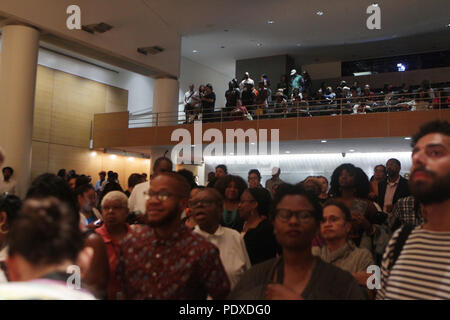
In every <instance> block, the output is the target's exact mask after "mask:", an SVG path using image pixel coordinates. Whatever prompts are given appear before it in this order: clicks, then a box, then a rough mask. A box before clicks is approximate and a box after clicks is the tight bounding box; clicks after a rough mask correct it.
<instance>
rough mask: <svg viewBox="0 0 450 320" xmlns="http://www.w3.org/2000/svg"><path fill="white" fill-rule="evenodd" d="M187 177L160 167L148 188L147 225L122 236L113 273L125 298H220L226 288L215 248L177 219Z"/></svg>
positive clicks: (186, 191) (186, 192) (184, 201)
mask: <svg viewBox="0 0 450 320" xmlns="http://www.w3.org/2000/svg"><path fill="white" fill-rule="evenodd" d="M189 189H190V188H189V185H188V184H187V181H186V179H185V178H184V177H183V176H181V175H179V174H177V173H172V172H170V173H161V174H159V175H158V176H157V177H155V178H154V179H152V180H151V182H150V188H149V190H148V192H146V196H147V202H146V221H147V225H134V226H132V230H131V231H130V232H129V234H128V236H127V237H126V238H125V239H124V240H123V243H122V246H121V255H120V258H119V263H118V267H117V270H118V271H117V275H118V278H119V279H120V281H121V284H122V293H123V297H124V298H126V299H163V300H173V299H183V300H184V299H191V300H200V299H206V297H207V296H210V297H212V298H213V299H223V298H225V297H226V296H227V294H228V292H229V290H230V284H229V280H228V278H227V275H226V273H225V270H224V268H223V265H222V262H221V261H220V256H219V250H218V249H217V248H216V247H215V246H214V245H212V244H211V243H209V242H208V241H206V240H205V239H204V238H203V237H201V236H199V235H197V234H194V233H192V232H191V231H190V230H189V229H188V228H186V227H185V226H184V225H183V224H182V223H181V213H182V211H183V210H184V209H185V208H186V206H187V202H188V197H189Z"/></svg>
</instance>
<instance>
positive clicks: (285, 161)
mask: <svg viewBox="0 0 450 320" xmlns="http://www.w3.org/2000/svg"><path fill="white" fill-rule="evenodd" d="M277 158H278V159H279V167H280V169H281V175H280V178H281V179H282V180H283V181H285V182H288V183H294V184H295V183H298V182H301V181H303V180H304V179H305V178H306V177H308V176H317V175H322V176H325V177H326V178H327V179H328V181H330V179H331V175H332V174H333V171H334V169H336V168H337V167H338V166H339V165H341V164H343V163H352V164H354V165H355V166H357V167H360V168H361V169H363V170H364V172H365V173H366V174H367V175H368V177H369V179H370V177H371V176H372V175H373V169H374V167H375V166H376V165H378V164H383V165H385V164H386V162H387V160H389V159H390V158H396V159H398V160H399V161H400V163H401V165H402V166H401V167H402V168H401V171H400V174H401V175H402V176H403V175H404V174H405V173H408V172H409V169H410V167H411V152H376V153H347V154H346V156H345V158H344V157H342V155H341V154H340V153H329V154H297V155H295V154H291V155H279V156H277ZM219 164H225V165H226V166H227V167H228V172H229V173H230V174H234V175H238V176H241V177H242V178H243V179H245V181H247V177H248V171H249V170H250V169H255V168H256V169H259V170H260V172H261V176H262V181H261V183H262V184H263V185H265V182H266V180H268V179H270V178H271V177H272V176H271V167H270V162H269V159H268V158H267V156H266V157H261V156H260V157H258V156H256V157H255V156H252V157H251V156H227V157H207V158H205V167H206V168H205V175H206V176H207V174H208V173H209V172H211V171H214V168H215V167H216V166H217V165H219ZM261 168H264V169H261Z"/></svg>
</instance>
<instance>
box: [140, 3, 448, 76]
mask: <svg viewBox="0 0 450 320" xmlns="http://www.w3.org/2000/svg"><path fill="white" fill-rule="evenodd" d="M143 1H145V2H146V3H147V4H148V6H149V7H151V8H152V9H153V11H154V12H155V13H157V14H158V16H159V17H160V18H161V19H163V20H164V21H165V22H166V23H167V24H168V25H170V26H171V27H173V28H175V29H176V30H177V31H178V33H179V34H180V35H181V36H182V55H183V56H184V57H186V58H188V59H191V60H193V61H196V62H198V63H201V64H205V65H208V66H210V67H212V68H214V69H216V70H217V71H220V72H222V73H224V74H226V75H229V76H234V73H235V60H237V59H246V58H254V57H263V56H272V55H278V54H290V55H293V56H294V57H295V58H296V61H299V62H300V63H302V64H306V63H313V62H317V61H332V60H334V61H336V60H352V59H359V58H367V57H372V56H380V55H383V56H387V55H397V54H405V53H411V52H423V51H434V50H443V49H448V48H450V37H449V34H450V28H448V27H446V25H447V24H449V23H450V17H449V15H448V13H449V12H450V1H449V0H427V1H424V0H339V1H337V0H315V1H309V0H277V1H274V0H259V1H249V0H247V1H245V0H228V1H225V0H195V1H178V0H175V1H174V0H143ZM374 2H376V3H378V5H379V7H380V9H381V30H369V29H367V27H366V20H367V18H368V17H369V14H367V13H366V9H367V7H368V6H369V5H371V4H372V3H374ZM319 10H320V11H323V12H324V14H323V15H322V16H318V15H317V14H316V12H317V11H319ZM268 20H273V21H274V23H273V24H268V23H267V21H268ZM224 30H228V32H226V31H224ZM417 35H421V36H420V38H418V37H417ZM389 40H390V41H389ZM392 40H394V41H392ZM257 43H261V44H262V46H260V47H258V46H257ZM381 43H383V44H381ZM297 44H299V45H300V46H297ZM221 46H224V47H225V48H221ZM193 50H197V51H198V53H193V52H192V51H193Z"/></svg>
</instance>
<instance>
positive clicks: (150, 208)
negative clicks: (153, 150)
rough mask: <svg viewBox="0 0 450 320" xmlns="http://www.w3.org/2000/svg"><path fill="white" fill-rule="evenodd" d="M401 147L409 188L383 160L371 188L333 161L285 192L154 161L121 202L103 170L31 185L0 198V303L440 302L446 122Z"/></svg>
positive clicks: (221, 169)
mask: <svg viewBox="0 0 450 320" xmlns="http://www.w3.org/2000/svg"><path fill="white" fill-rule="evenodd" d="M412 148H413V149H412V167H411V170H410V175H409V180H407V179H405V178H403V177H402V176H400V169H401V163H400V161H398V160H397V159H386V160H387V161H386V163H385V164H380V165H377V166H376V167H375V168H374V174H373V176H372V177H371V179H369V177H368V176H367V175H366V174H365V173H364V171H363V170H362V169H361V168H358V167H356V166H354V165H353V164H351V163H344V164H342V165H340V166H338V167H337V168H336V169H335V170H334V172H333V174H332V176H331V179H330V181H329V182H328V179H327V178H326V177H324V176H310V177H308V178H306V179H305V180H304V181H301V182H298V183H297V184H288V183H285V182H284V181H283V180H281V178H280V176H281V169H280V168H273V171H272V178H271V179H269V180H267V181H266V182H265V183H264V186H263V182H262V181H261V174H260V172H259V170H258V169H252V170H250V171H249V173H248V179H247V181H245V179H243V178H241V177H240V176H237V175H233V174H232V173H230V172H229V170H230V171H232V168H227V166H226V165H219V166H217V167H216V168H215V172H212V173H211V174H210V175H208V183H207V185H206V186H199V185H198V184H197V183H196V181H195V177H194V174H193V173H192V172H190V171H188V170H186V169H183V170H179V171H178V172H174V171H173V164H172V162H171V160H170V159H169V158H165V157H162V158H159V159H157V160H156V161H155V163H154V165H153V168H152V169H153V172H152V175H151V176H150V179H149V180H146V179H145V177H143V175H140V174H132V175H131V176H130V177H129V180H128V182H129V183H128V187H129V189H128V190H126V191H124V190H123V189H122V187H121V186H120V185H119V183H118V176H117V174H116V173H114V172H112V171H110V172H108V173H106V172H100V174H99V176H100V179H99V181H97V183H96V184H95V185H93V184H92V183H91V180H90V179H89V177H87V176H85V175H77V174H76V173H75V172H73V171H72V172H69V174H66V173H65V172H64V171H62V170H61V172H59V173H58V175H55V174H51V173H46V174H42V175H40V176H38V177H37V178H36V179H34V181H33V182H32V184H31V187H30V188H29V190H28V192H27V194H26V197H25V199H24V200H23V201H22V200H21V199H19V198H18V197H17V196H15V195H13V194H10V193H4V194H3V195H1V197H0V283H1V284H0V299H48V298H50V299H112V300H115V299H238V300H241V299H257V300H262V299H283V300H290V299H342V300H346V299H361V300H363V299H375V298H376V299H450V286H449V283H450V277H449V274H448V266H449V265H450V255H449V252H450V194H449V190H450V123H449V122H447V121H433V122H430V123H427V124H425V125H424V126H422V127H421V128H420V130H419V131H418V132H417V134H415V135H414V136H413V138H412ZM2 159H3V156H2V155H1V154H0V162H1V161H2ZM7 171H8V170H7ZM9 171H12V170H9ZM7 175H8V172H7ZM74 265H76V266H78V267H79V268H80V275H81V288H79V289H74V288H70V287H68V285H67V282H68V281H69V280H70V276H71V274H70V273H67V269H68V268H69V267H71V266H74ZM370 266H379V267H380V268H381V274H382V278H381V288H379V289H373V288H372V287H370V286H368V280H369V278H370V276H371V275H372V273H368V271H367V270H368V268H369V267H370Z"/></svg>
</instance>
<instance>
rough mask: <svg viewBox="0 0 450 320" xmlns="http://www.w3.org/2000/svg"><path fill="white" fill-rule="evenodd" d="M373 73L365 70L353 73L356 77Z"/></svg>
mask: <svg viewBox="0 0 450 320" xmlns="http://www.w3.org/2000/svg"><path fill="white" fill-rule="evenodd" d="M371 74H372V72H371V71H364V72H353V75H354V76H355V77H359V76H370V75H371Z"/></svg>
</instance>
